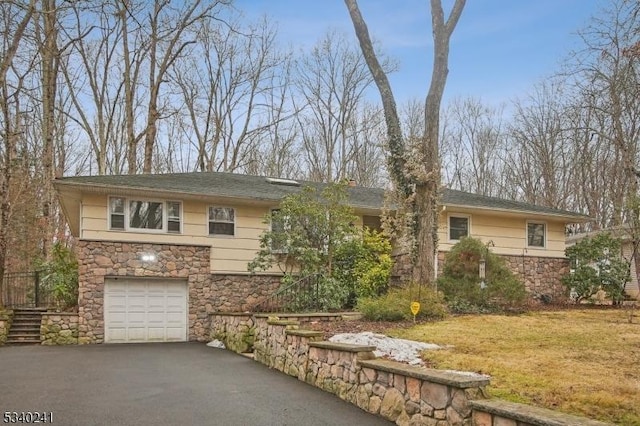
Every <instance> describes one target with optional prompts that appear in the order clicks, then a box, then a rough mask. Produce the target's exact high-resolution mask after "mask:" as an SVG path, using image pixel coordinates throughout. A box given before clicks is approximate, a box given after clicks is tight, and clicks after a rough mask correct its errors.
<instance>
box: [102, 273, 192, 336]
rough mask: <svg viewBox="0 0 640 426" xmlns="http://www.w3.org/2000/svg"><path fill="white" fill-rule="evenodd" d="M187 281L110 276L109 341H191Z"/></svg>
mask: <svg viewBox="0 0 640 426" xmlns="http://www.w3.org/2000/svg"><path fill="white" fill-rule="evenodd" d="M187 306H188V304H187V283H186V281H181V280H153V279H144V278H108V279H106V280H105V285H104V326H105V342H107V343H128V342H131V343H133V342H184V341H186V340H187V328H188V317H187Z"/></svg>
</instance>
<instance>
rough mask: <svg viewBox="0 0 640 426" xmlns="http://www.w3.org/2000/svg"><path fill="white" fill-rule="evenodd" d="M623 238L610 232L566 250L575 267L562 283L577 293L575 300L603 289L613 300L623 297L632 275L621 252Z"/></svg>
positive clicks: (585, 240)
mask: <svg viewBox="0 0 640 426" xmlns="http://www.w3.org/2000/svg"><path fill="white" fill-rule="evenodd" d="M621 245H622V241H621V240H620V239H619V238H614V237H613V236H611V235H610V234H608V233H601V234H598V235H596V236H594V237H587V238H585V239H583V240H581V241H579V242H578V243H576V244H575V245H573V246H571V247H568V248H567V249H566V251H565V253H566V255H567V257H568V258H569V262H570V263H571V265H572V267H573V270H572V272H571V273H570V274H568V275H565V276H564V277H562V283H563V284H564V285H565V286H566V287H567V288H568V289H570V290H572V291H573V292H574V294H575V295H576V296H575V298H576V301H580V300H583V299H588V298H590V297H591V296H593V295H594V294H596V293H597V292H598V291H599V290H600V289H602V290H604V291H605V292H606V293H607V295H608V296H609V297H610V298H611V300H613V302H614V303H619V302H620V301H621V300H622V299H623V298H624V286H625V283H626V282H627V281H628V279H629V263H628V262H627V261H626V260H624V259H623V258H622V256H620V253H621Z"/></svg>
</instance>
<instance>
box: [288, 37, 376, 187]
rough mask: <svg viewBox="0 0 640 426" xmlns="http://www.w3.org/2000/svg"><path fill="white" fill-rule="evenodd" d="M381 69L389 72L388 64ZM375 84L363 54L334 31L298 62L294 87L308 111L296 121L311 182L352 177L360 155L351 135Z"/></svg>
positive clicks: (302, 113)
mask: <svg viewBox="0 0 640 426" xmlns="http://www.w3.org/2000/svg"><path fill="white" fill-rule="evenodd" d="M382 66H383V68H384V69H385V71H389V65H388V64H383V65H382ZM372 82H373V79H372V78H371V73H369V72H368V70H367V65H366V63H365V61H364V58H363V57H362V53H361V52H360V51H359V50H354V49H353V48H351V47H350V46H349V44H348V43H347V42H346V39H345V37H344V36H343V35H341V34H339V33H336V32H335V31H334V32H329V33H327V34H326V35H325V36H324V37H323V38H322V39H321V40H320V41H319V42H318V43H317V44H316V45H315V46H314V47H313V48H312V49H311V51H310V52H309V53H308V54H306V55H304V56H303V57H302V58H301V59H300V60H299V61H298V63H297V73H296V86H297V88H298V92H299V93H300V95H301V96H300V97H301V98H302V102H304V105H305V108H304V109H303V111H302V112H301V113H300V114H298V116H297V120H298V122H299V125H300V134H301V136H302V144H303V146H304V152H305V155H306V157H307V158H306V162H307V165H308V168H309V178H310V179H311V180H315V181H320V182H335V181H338V180H341V179H345V178H350V176H347V168H348V167H349V164H350V163H351V162H352V161H353V159H354V157H355V154H356V147H355V146H354V143H353V142H354V137H355V134H354V133H352V132H354V131H358V129H357V127H356V126H355V125H354V122H355V121H356V120H357V119H358V118H359V117H358V114H359V109H360V108H361V105H362V103H363V101H364V95H365V93H366V90H367V88H368V87H369V86H370V85H371V83H372ZM363 124H365V123H363Z"/></svg>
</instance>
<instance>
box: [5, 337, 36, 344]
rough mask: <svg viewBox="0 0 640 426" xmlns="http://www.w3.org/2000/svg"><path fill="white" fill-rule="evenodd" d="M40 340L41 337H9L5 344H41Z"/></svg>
mask: <svg viewBox="0 0 640 426" xmlns="http://www.w3.org/2000/svg"><path fill="white" fill-rule="evenodd" d="M40 343H41V342H40V338H37V339H35V338H29V339H25V338H22V339H13V338H11V337H9V338H7V341H6V342H5V345H39V344H40Z"/></svg>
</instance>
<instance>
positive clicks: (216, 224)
mask: <svg viewBox="0 0 640 426" xmlns="http://www.w3.org/2000/svg"><path fill="white" fill-rule="evenodd" d="M235 216H236V213H235V210H234V209H232V208H230V207H209V235H232V236H233V235H235V233H236V219H235Z"/></svg>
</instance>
